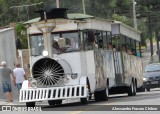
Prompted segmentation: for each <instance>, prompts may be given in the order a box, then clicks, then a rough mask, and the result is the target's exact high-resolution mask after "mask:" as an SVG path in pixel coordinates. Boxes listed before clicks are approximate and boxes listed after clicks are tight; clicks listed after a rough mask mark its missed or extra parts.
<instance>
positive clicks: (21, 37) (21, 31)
mask: <svg viewBox="0 0 160 114" xmlns="http://www.w3.org/2000/svg"><path fill="white" fill-rule="evenodd" d="M15 30H16V34H17V41H19V43H20V44H21V48H22V49H27V48H28V43H27V28H26V27H25V26H24V24H22V23H18V24H17V25H16V27H15Z"/></svg>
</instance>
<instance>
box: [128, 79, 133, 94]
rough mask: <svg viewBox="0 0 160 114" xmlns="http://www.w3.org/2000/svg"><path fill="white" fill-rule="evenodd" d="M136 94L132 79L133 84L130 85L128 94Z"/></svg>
mask: <svg viewBox="0 0 160 114" xmlns="http://www.w3.org/2000/svg"><path fill="white" fill-rule="evenodd" d="M133 95H134V82H133V81H132V83H131V85H130V86H129V87H128V96H133Z"/></svg>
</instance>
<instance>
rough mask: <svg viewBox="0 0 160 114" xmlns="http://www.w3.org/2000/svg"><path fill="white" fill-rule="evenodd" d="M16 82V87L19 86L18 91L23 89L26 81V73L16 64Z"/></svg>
mask: <svg viewBox="0 0 160 114" xmlns="http://www.w3.org/2000/svg"><path fill="white" fill-rule="evenodd" d="M13 72H14V75H15V78H16V81H15V85H16V86H17V89H18V91H20V89H21V88H22V83H23V81H24V80H25V79H26V76H25V71H24V69H23V68H21V67H20V64H19V63H17V64H16V68H15V69H14V70H13Z"/></svg>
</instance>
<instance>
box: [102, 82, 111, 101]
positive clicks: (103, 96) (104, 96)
mask: <svg viewBox="0 0 160 114" xmlns="http://www.w3.org/2000/svg"><path fill="white" fill-rule="evenodd" d="M101 95H102V96H101V98H102V99H101V100H105V101H107V100H108V98H109V88H108V85H107V86H106V88H105V90H103V91H102V94H101Z"/></svg>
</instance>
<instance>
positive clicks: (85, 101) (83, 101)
mask: <svg viewBox="0 0 160 114" xmlns="http://www.w3.org/2000/svg"><path fill="white" fill-rule="evenodd" d="M88 102H89V97H88V98H81V104H88Z"/></svg>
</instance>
